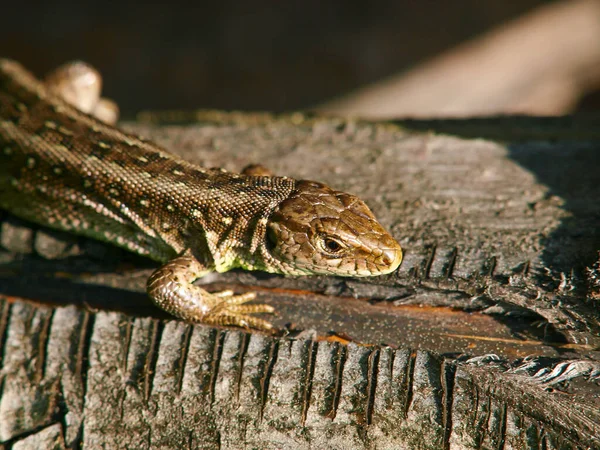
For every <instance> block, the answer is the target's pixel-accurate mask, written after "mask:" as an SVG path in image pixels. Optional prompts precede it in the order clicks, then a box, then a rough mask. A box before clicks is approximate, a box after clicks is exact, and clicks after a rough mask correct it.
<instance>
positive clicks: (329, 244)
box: [319, 236, 345, 257]
mask: <svg viewBox="0 0 600 450" xmlns="http://www.w3.org/2000/svg"><path fill="white" fill-rule="evenodd" d="M319 246H320V247H321V250H323V252H324V253H326V254H328V255H329V256H334V257H335V256H339V255H340V253H342V252H343V250H344V248H345V246H344V245H343V244H342V243H341V242H340V241H338V240H337V239H335V238H332V237H331V236H322V237H321V239H319Z"/></svg>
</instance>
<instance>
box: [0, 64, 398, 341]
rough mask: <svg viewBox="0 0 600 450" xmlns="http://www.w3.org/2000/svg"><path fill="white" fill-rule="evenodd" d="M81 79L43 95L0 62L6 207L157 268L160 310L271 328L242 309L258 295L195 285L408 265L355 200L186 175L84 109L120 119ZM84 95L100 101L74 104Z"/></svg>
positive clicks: (186, 166) (0, 150) (0, 178)
mask: <svg viewBox="0 0 600 450" xmlns="http://www.w3.org/2000/svg"><path fill="white" fill-rule="evenodd" d="M83 72H85V71H83ZM73 74H77V76H81V74H82V69H81V67H79V66H78V67H76V68H73V67H69V66H67V68H61V69H59V70H58V71H57V72H55V74H53V75H51V76H50V77H49V78H48V81H47V83H46V84H44V83H41V82H39V81H38V80H36V79H35V78H34V77H33V76H32V75H31V74H30V73H28V72H27V71H26V70H25V69H23V68H22V67H21V66H20V65H19V64H18V63H15V62H14V61H10V60H0V208H2V209H6V210H8V211H10V212H11V213H13V214H15V215H16V216H19V217H22V218H24V219H27V220H30V221H33V222H36V223H39V224H41V225H45V226H48V227H52V228H56V229H59V230H65V231H69V232H73V233H76V234H79V235H83V236H88V237H91V238H95V239H99V240H102V241H105V242H109V243H112V244H114V245H117V246H120V247H124V248H126V249H128V250H131V251H133V252H136V253H139V254H141V255H145V256H147V257H150V258H152V259H154V260H156V261H160V262H162V263H163V264H164V265H163V266H162V267H160V268H159V269H158V270H157V271H156V272H154V273H153V274H152V276H151V277H150V278H149V280H148V293H149V295H150V297H152V299H153V300H154V301H155V302H156V303H157V304H158V305H159V306H160V307H161V308H163V309H164V310H166V311H168V312H170V313H172V314H174V315H176V316H178V317H181V318H183V319H185V320H188V321H192V322H203V323H208V324H217V325H235V326H242V327H249V328H256V329H261V330H270V329H271V328H272V325H271V324H270V323H269V322H267V321H265V320H263V319H260V318H257V317H255V316H254V314H255V313H264V312H273V308H272V307H270V306H267V305H255V304H247V302H248V301H249V300H252V299H254V298H255V294H254V293H247V294H243V295H233V293H231V292H229V291H226V292H221V293H212V294H211V293H208V292H206V291H205V290H203V289H201V288H200V287H198V286H195V285H193V284H192V283H193V282H194V281H195V280H197V279H198V278H200V277H202V276H203V275H204V274H206V273H208V272H210V271H218V272H224V271H227V270H230V269H232V268H235V267H241V268H244V269H248V270H263V271H267V272H272V273H279V274H283V275H308V274H330V275H342V276H372V275H381V274H386V273H390V272H392V271H394V270H396V268H397V267H398V266H399V265H400V262H401V261H402V250H401V248H400V246H399V245H398V243H397V242H396V241H395V240H394V238H393V237H392V236H390V234H389V233H388V232H387V231H385V230H384V229H383V227H382V226H381V225H380V224H379V223H378V222H377V220H376V219H375V217H374V216H373V214H372V212H371V211H370V210H369V208H368V207H367V205H366V204H365V203H364V202H362V201H361V200H360V199H358V198H356V197H355V196H353V195H350V194H346V193H343V192H338V191H335V190H333V189H331V188H330V187H328V186H326V185H324V184H321V183H317V182H314V181H307V180H298V181H297V180H293V179H290V178H287V177H274V176H264V175H262V173H263V172H262V171H261V170H256V168H254V169H253V172H249V173H254V175H252V174H236V173H230V172H226V171H224V170H221V169H204V168H202V167H198V166H195V165H193V164H190V163H188V162H187V161H184V160H182V159H180V158H178V157H176V156H174V155H172V154H170V153H168V152H167V151H165V150H163V149H162V148H160V147H158V146H157V145H155V144H153V143H150V142H147V141H143V140H141V139H140V138H138V137H136V136H133V135H129V134H126V133H124V132H122V131H121V130H119V129H117V128H115V127H113V126H112V125H109V124H107V123H105V122H102V121H100V120H97V119H96V118H95V117H93V116H91V115H88V114H87V113H84V112H82V111H81V110H80V109H78V108H77V107H79V108H85V110H86V111H87V112H89V113H90V114H95V115H97V116H99V117H103V118H105V121H112V120H113V118H112V117H113V116H111V111H112V113H113V115H114V109H112V110H111V109H110V108H109V113H108V117H109V119H106V117H107V115H106V114H105V111H104V110H102V109H101V108H99V107H98V105H97V104H98V96H99V89H96V88H95V87H94V86H92V87H91V88H89V86H87V87H86V86H85V84H86V80H87V82H90V83H92V82H93V78H94V77H93V76H91V75H89V76H88V75H85V73H84V75H83V80H84V81H83V82H82V83H83V85H84V86H83V88H85V89H83V88H82V87H81V85H80V86H79V87H77V83H81V80H80V79H79V78H78V79H79V80H80V81H73V80H70V79H69V77H70V76H72V75H73ZM65 77H66V81H65ZM86 77H87V78H86ZM76 88H77V89H76ZM80 88H81V89H80ZM78 89H79V90H82V89H83V91H84V92H86V93H87V94H85V95H91V97H92V99H91V100H90V99H89V98H87V97H85V95H83V94H80V93H79V94H77V93H76V94H75V95H73V94H72V93H73V92H75V91H77V90H78ZM90 92H91V94H90ZM67 101H69V103H67ZM73 105H75V106H77V107H75V106H73ZM109 106H110V105H109ZM115 117H116V116H115Z"/></svg>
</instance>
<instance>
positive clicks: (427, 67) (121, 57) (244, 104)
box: [0, 0, 600, 117]
mask: <svg viewBox="0 0 600 450" xmlns="http://www.w3.org/2000/svg"><path fill="white" fill-rule="evenodd" d="M8 8H9V9H7V6H4V7H3V14H2V20H1V23H2V26H1V27H0V55H2V56H4V57H10V58H13V59H16V60H18V61H20V62H21V63H23V64H24V65H25V66H26V67H28V68H30V69H31V70H32V71H34V72H35V73H36V74H37V75H40V76H41V75H44V74H45V73H47V72H48V71H50V70H51V69H52V68H54V67H56V66H57V65H59V64H61V63H63V62H65V61H67V60H72V59H82V60H85V61H87V62H89V63H91V64H92V65H94V66H96V67H97V68H98V69H99V70H100V71H101V73H102V74H103V75H104V79H105V90H104V91H105V95H107V96H109V97H111V98H113V99H115V100H116V101H117V102H118V103H119V104H120V106H121V108H122V110H123V111H124V112H125V113H127V114H132V113H134V112H136V111H139V110H142V109H193V108H219V109H227V110H229V109H240V110H272V111H286V110H297V109H314V108H315V107H316V106H319V107H320V109H322V110H327V111H334V112H340V113H355V114H362V115H366V116H374V117H377V116H402V115H422V116H430V115H437V114H439V115H465V114H491V113H497V112H529V113H536V114H562V113H565V112H570V111H578V110H586V111H594V110H598V109H600V101H599V99H598V97H599V96H598V94H597V92H598V89H599V87H600V2H598V1H597V0H585V1H554V2H552V1H541V0H486V1H485V2H482V1H478V0H454V1H451V2H442V1H431V0H427V1H424V0H420V1H418V0H372V1H370V2H366V1H356V0H329V1H320V0H288V1H283V2H282V1H273V0H271V1H269V0H254V1H252V2H246V1H241V0H223V1H220V2H169V3H164V4H141V3H133V2H127V1H124V2H120V3H117V2H111V3H109V2H94V3H91V2H87V3H86V2H81V1H69V0H62V1H51V2H20V3H19V2H11V5H10V7H8ZM595 41H596V44H595V43H594V42H595ZM521 42H523V44H522V45H521ZM536 45H537V46H538V47H540V51H538V50H537V48H536ZM581 53H583V54H581ZM544 58H545V59H544ZM573 60H576V61H573ZM486 61H487V63H486ZM490 62H493V64H491V63H490ZM566 69H568V70H566ZM559 72H560V74H559V75H560V76H558V75H557V74H558V73H559ZM565 72H567V74H566V75H565ZM520 77H521V78H520ZM555 78H557V79H558V80H557V79H555ZM486 80H491V81H486ZM486 83H487V84H486ZM500 100H502V101H500ZM524 100H525V101H524ZM365 102H366V103H365ZM548 103H549V105H548Z"/></svg>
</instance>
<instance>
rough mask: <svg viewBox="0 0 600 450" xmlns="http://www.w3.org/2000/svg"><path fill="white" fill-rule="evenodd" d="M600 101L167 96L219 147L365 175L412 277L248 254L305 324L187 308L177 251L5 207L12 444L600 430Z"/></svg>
mask: <svg viewBox="0 0 600 450" xmlns="http://www.w3.org/2000/svg"><path fill="white" fill-rule="evenodd" d="M599 125H600V120H597V119H595V118H568V117H566V118H559V119H536V118H523V117H511V118H497V119H479V120H456V121H402V122H395V123H391V122H388V123H376V122H373V123H370V122H362V121H358V120H352V119H338V118H324V117H311V116H307V115H303V114H294V115H291V116H284V117H273V116H269V115H258V114H235V113H234V114H225V113H219V112H199V113H196V114H193V115H191V114H179V113H172V114H160V115H156V114H154V115H146V116H143V117H141V118H140V120H139V121H138V122H137V123H133V122H131V123H127V124H125V126H126V127H127V128H128V129H129V130H130V131H133V132H136V133H141V134H143V135H144V136H145V137H147V138H149V139H152V140H154V141H157V142H159V143H160V144H163V145H164V146H165V147H167V148H168V149H170V150H171V151H173V152H176V153H179V154H182V155H184V157H186V158H188V159H190V160H192V161H196V162H198V163H201V164H203V165H206V166H222V167H225V168H227V169H229V170H240V169H241V168H243V167H244V166H245V165H246V164H249V163H255V162H259V163H261V164H263V165H265V166H267V167H269V168H271V169H272V170H273V171H274V172H276V173H278V174H283V175H289V176H294V177H297V178H309V179H317V180H319V181H324V182H327V183H329V184H330V185H332V186H333V187H335V188H338V189H341V190H346V191H349V192H352V193H355V194H358V195H360V196H361V197H362V198H363V199H364V200H365V201H366V202H367V203H368V204H369V205H370V206H371V207H372V209H373V210H374V212H375V214H376V215H377V216H378V217H379V218H380V220H381V222H382V223H383V224H384V225H385V226H387V227H389V228H390V229H391V230H392V232H393V234H394V235H395V236H396V237H397V238H398V240H399V241H400V243H401V244H402V245H403V247H404V248H405V250H406V258H405V261H404V263H403V265H402V266H401V268H400V270H399V271H398V273H396V274H392V275H390V276H386V277H380V278H370V279H343V278H331V277H308V278H298V279H292V278H283V277H280V276H274V275H266V274H260V273H248V272H242V271H239V272H232V273H228V274H224V275H220V276H218V277H217V276H215V277H209V278H208V279H206V280H202V282H203V283H210V284H211V286H210V287H211V288H214V289H217V288H222V287H224V286H225V287H233V288H235V289H236V290H238V291H243V290H249V289H257V290H258V292H259V296H260V298H261V302H262V301H263V300H264V301H265V302H267V303H271V304H273V305H274V306H275V307H276V308H277V310H278V315H277V316H276V317H275V318H274V319H275V322H276V324H277V325H278V326H281V327H287V330H288V331H287V333H286V334H285V335H284V336H280V337H276V338H272V337H268V336H263V335H259V334H247V333H244V332H241V331H225V330H218V329H215V328H209V327H205V326H200V325H198V326H192V325H188V324H185V323H182V322H179V321H176V320H169V319H168V317H166V315H165V314H163V313H161V312H160V311H158V310H156V309H155V308H153V307H152V306H151V305H150V304H149V301H147V300H146V298H145V295H144V294H143V284H144V281H145V277H146V276H147V274H148V273H149V272H150V271H151V270H152V267H154V265H153V263H151V262H148V261H145V260H142V259H140V258H136V257H133V256H131V255H128V254H126V253H125V252H121V251H119V250H116V249H112V248H107V247H106V246H104V245H102V244H97V243H94V242H90V241H86V240H82V239H77V238H70V237H66V236H64V235H62V234H60V233H54V232H50V231H48V230H44V229H39V228H38V227H32V226H31V225H30V224H26V223H23V222H20V221H18V220H16V219H14V218H11V217H9V216H7V215H5V216H4V217H3V220H2V224H1V225H2V227H1V228H0V244H1V245H2V250H0V296H2V301H1V303H0V306H1V307H0V337H1V340H0V344H1V348H2V353H1V355H2V359H1V361H0V363H1V364H0V367H1V371H0V373H1V374H2V391H1V393H0V394H1V396H0V442H2V443H3V444H4V445H5V446H6V447H10V448H23V449H24V448H168V449H171V448H173V449H175V448H295V449H296V448H340V449H341V448H377V449H379V448H418V449H420V448H431V449H439V448H448V449H449V448H456V449H459V448H460V449H462V448H469V449H470V448H472V449H478V448H493V449H498V448H515V449H521V448H547V449H559V448H560V449H562V448H568V449H575V448H600V438H599V436H600V413H599V411H600V361H599V359H600V352H599V351H598V348H599V346H600V333H599V331H600V323H599V319H600V314H599V312H598V311H599V308H598V304H599V302H600V266H599V264H600V263H599V254H598V250H599V249H600V226H599V225H600V202H599V201H598V199H600V151H599V150H600V131H599V130H600V127H599Z"/></svg>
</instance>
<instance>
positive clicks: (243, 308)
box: [147, 250, 274, 331]
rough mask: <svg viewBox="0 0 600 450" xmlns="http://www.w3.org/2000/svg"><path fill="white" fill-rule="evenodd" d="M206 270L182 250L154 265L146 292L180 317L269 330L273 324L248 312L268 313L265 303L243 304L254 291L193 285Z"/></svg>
mask: <svg viewBox="0 0 600 450" xmlns="http://www.w3.org/2000/svg"><path fill="white" fill-rule="evenodd" d="M208 272H210V270H209V269H208V268H207V267H206V266H205V265H204V264H202V263H201V262H200V261H198V259H196V258H195V257H194V255H192V253H191V251H189V250H186V251H185V252H184V253H183V254H181V255H180V256H178V257H176V258H174V259H172V260H170V261H169V262H167V263H166V264H164V265H163V266H162V267H160V268H158V269H157V270H156V271H155V272H154V273H153V274H152V275H151V276H150V278H148V283H147V292H148V294H149V295H150V297H151V298H152V300H154V302H155V303H156V304H157V305H158V306H159V307H160V308H162V309H164V310H165V311H167V312H168V313H170V314H173V315H175V316H177V317H180V318H181V319H184V320H187V321H190V322H196V323H205V324H210V325H233V326H238V327H244V328H255V329H258V330H263V331H269V330H272V329H273V325H272V324H271V323H270V322H268V321H266V320H263V319H259V318H257V317H253V316H251V314H256V313H272V312H274V309H273V307H272V306H269V305H264V304H263V305H246V304H245V303H246V302H249V301H250V300H254V299H255V298H256V293H254V292H248V293H245V294H241V295H234V294H233V292H232V291H223V292H217V293H212V294H211V293H209V292H207V291H205V290H204V289H202V288H200V287H198V286H195V285H193V284H192V283H193V282H194V281H196V280H197V279H198V278H200V277H202V276H204V275H206V274H207V273H208Z"/></svg>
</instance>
